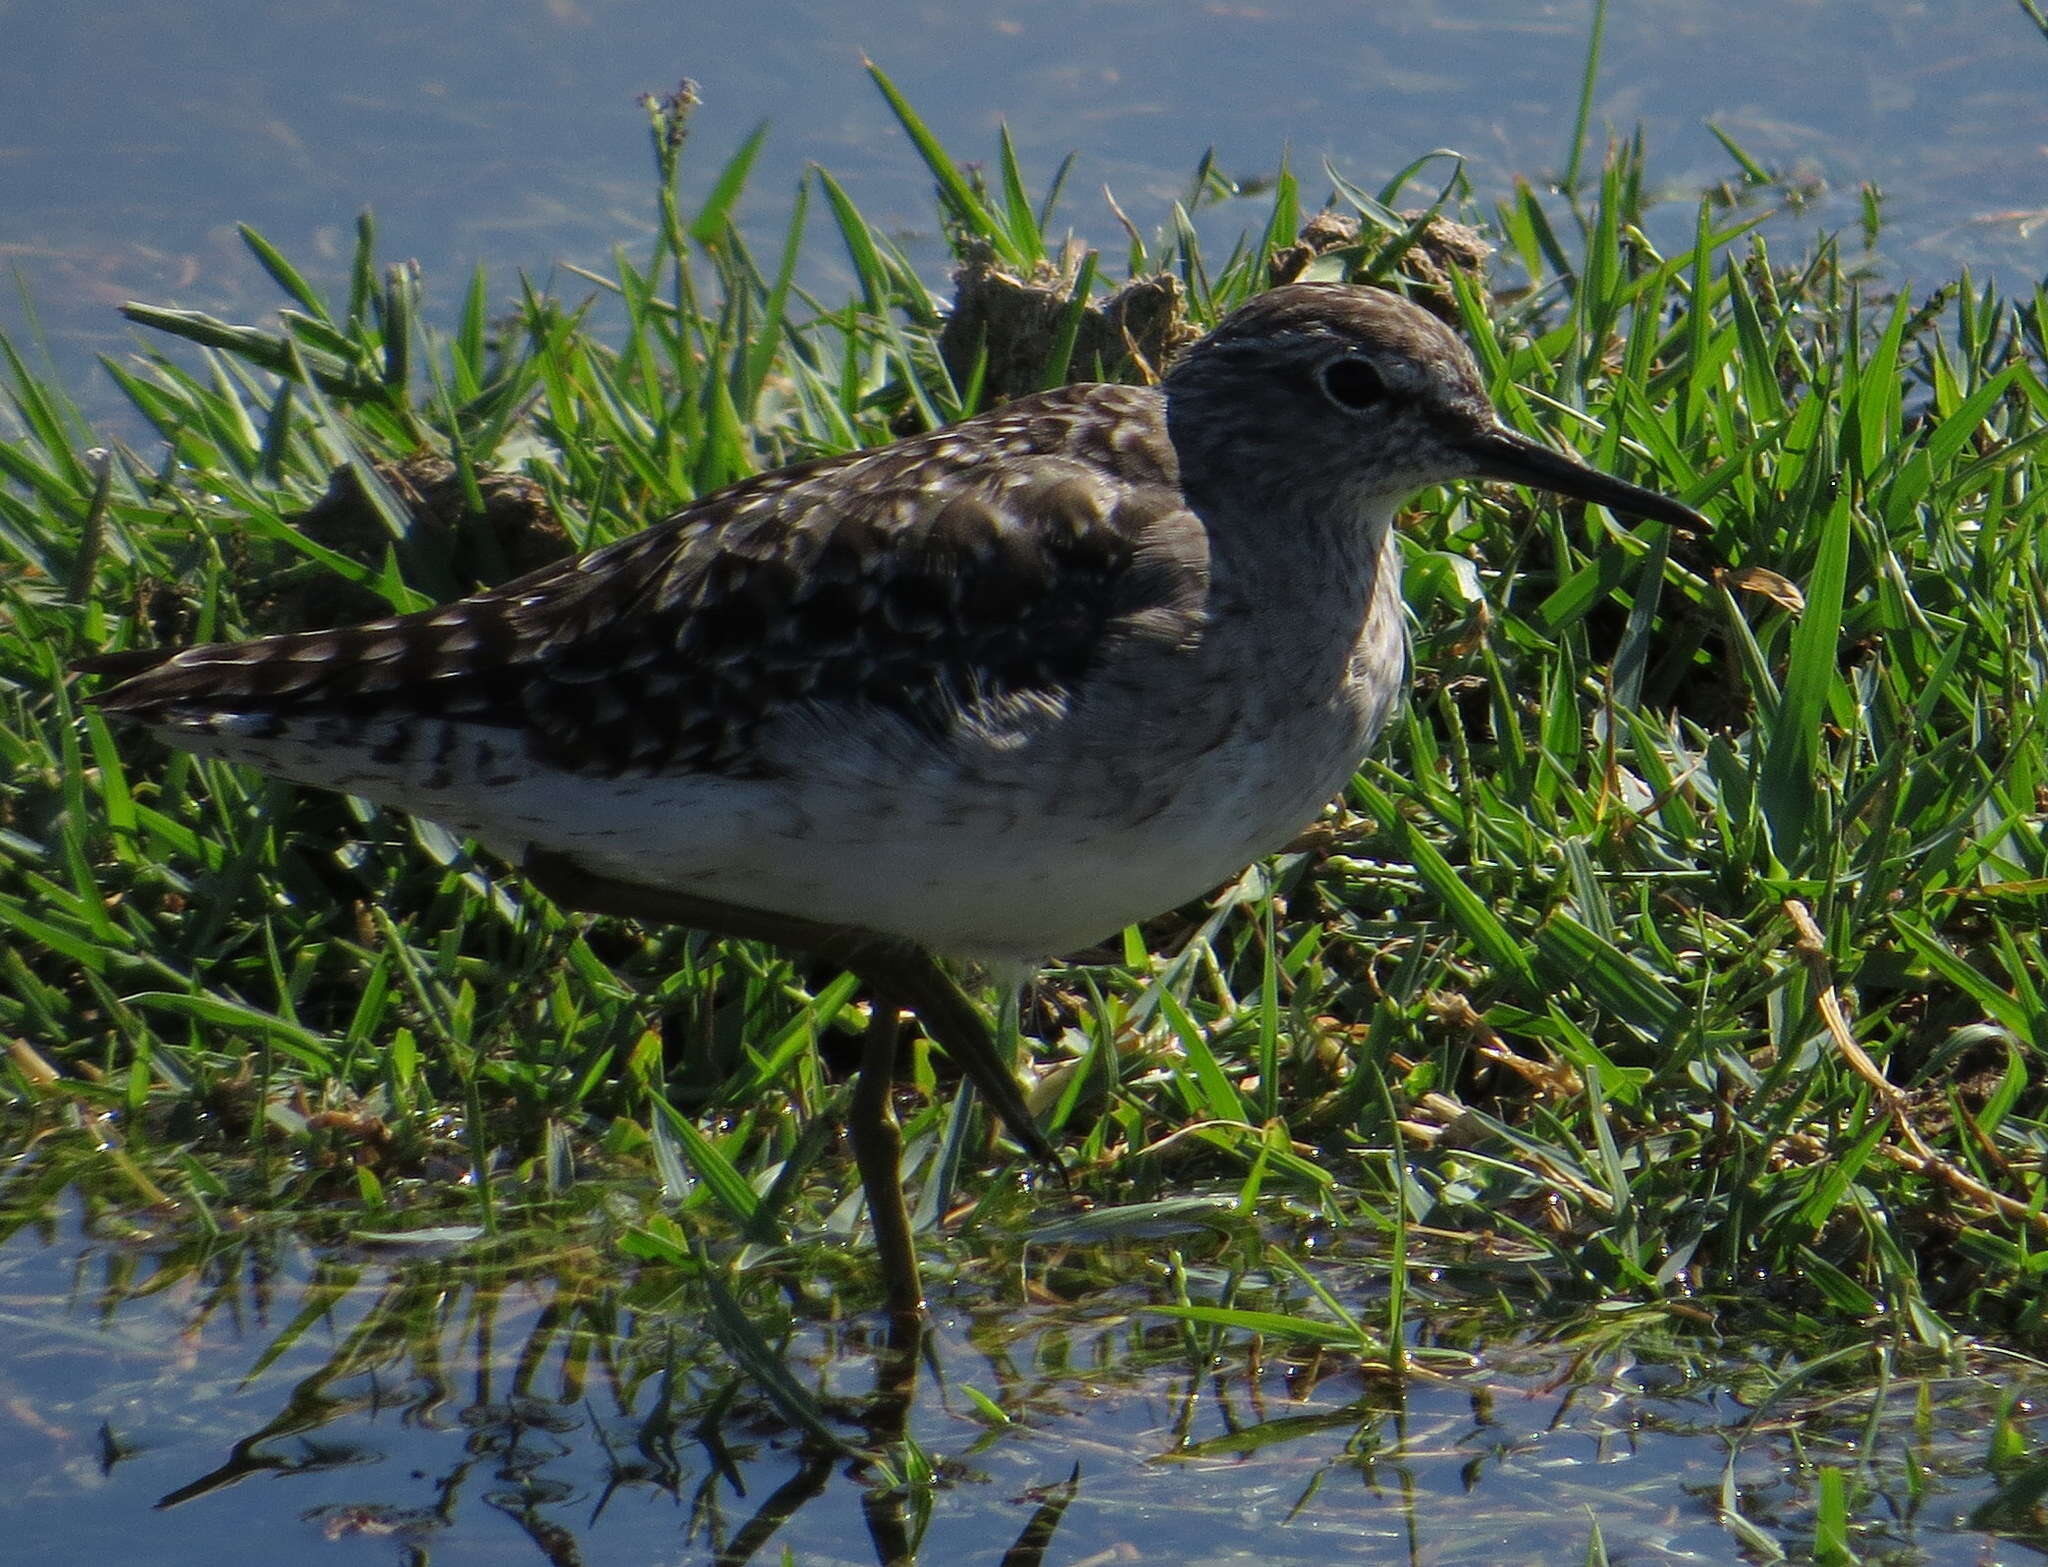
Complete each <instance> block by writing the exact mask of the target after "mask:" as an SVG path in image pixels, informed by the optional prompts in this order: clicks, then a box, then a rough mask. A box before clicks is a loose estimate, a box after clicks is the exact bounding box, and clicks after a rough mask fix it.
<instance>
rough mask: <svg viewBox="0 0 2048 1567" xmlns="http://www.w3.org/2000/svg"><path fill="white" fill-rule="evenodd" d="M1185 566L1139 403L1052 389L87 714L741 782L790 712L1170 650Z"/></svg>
mask: <svg viewBox="0 0 2048 1567" xmlns="http://www.w3.org/2000/svg"><path fill="white" fill-rule="evenodd" d="M1206 567H1207V557H1206V549H1205V539H1204V535H1203V534H1202V530H1201V528H1200V525H1199V524H1198V523H1197V522H1196V521H1195V519H1194V518H1192V517H1191V516H1189V515H1188V514H1187V513H1186V512H1185V511H1183V510H1181V508H1180V504H1179V490H1178V483H1177V471H1176V469H1175V466H1174V463H1173V457H1172V449H1171V447H1170V446H1169V445H1168V443H1167V441H1166V437H1165V434H1164V430H1163V428H1162V426H1161V422H1160V420H1159V418H1158V414H1157V403H1156V394H1154V393H1150V392H1146V391H1143V390H1139V389H1133V388H1117V387H1069V388H1066V389H1064V390H1062V391H1060V392H1054V393H1048V394H1046V395H1044V396H1041V397H1036V398H1029V399H1025V400H1023V401H1021V402H1019V403H1015V404H1011V405H1010V406H1009V407H1007V408H1005V409H1003V410H1002V411H1000V412H999V413H996V414H992V415H986V416H984V417H983V418H981V419H978V420H974V421H971V422H970V423H968V424H966V425H959V426H953V427H951V428H949V429H946V430H941V431H938V432H935V433H934V434H932V435H929V436H925V437H921V438H917V439H914V440H911V441H906V442H902V443H899V444H898V445H895V446H891V447H885V448H882V449H880V450H878V451H874V452H866V453H857V454H854V455H851V456H847V457H839V458H828V459H824V460H821V461H818V462H813V463H808V464H804V465H801V466H799V467H796V468H789V469H784V470H781V471H779V472H776V473H771V474H765V475H763V476H761V477H759V478H756V479H752V480H748V481H746V482H744V483H741V484H739V485H735V486H733V487H731V488H729V489H726V490H723V491H720V492H718V493H716V494H714V495H711V496H707V497H705V498H704V499H703V500H701V501H699V502H698V503H697V504H695V505H693V506H691V507H690V508H689V509H688V510H686V511H684V512H682V513H681V514H680V515H678V516H677V517H675V518H673V519H671V520H670V521H668V522H666V523H662V524H659V525H657V526H656V527H653V528H650V529H648V530H647V531H646V532H644V533H640V534H636V535H634V536H633V537H631V538H628V539H624V540H621V541H620V542H619V543H617V544H613V545H610V546H608V547H606V548H604V549H600V550H596V551H594V552H592V553H591V554H589V555H585V556H583V557H581V558H580V559H577V560H574V561H566V562H562V563H560V564H557V565H554V566H550V567H547V568H545V569H544V570H542V571H539V572H536V573H534V574H532V575H530V576H528V577H525V578H522V579H520V580H518V581H516V582H512V583H508V584H506V585H505V586H503V587H501V588H497V589H494V590H492V591H490V592H488V593H482V594H478V595H477V596H475V597H473V598H468V599H464V600H461V601H460V602H458V603H454V604H450V605H446V606H444V607H442V608H440V609H436V610H429V611H425V612H422V613H420V614H416V615H410V616H405V617H402V618H398V619H392V620H383V621H373V622H370V623H368V624H366V625H361V626H352V627H347V628H343V629H341V630H338V631H325V632H308V633H301V634H295V635H287V636H277V637H265V638H261V639H258V640H256V641H253V642H243V643H232V644H214V645H209V646H204V647H195V648H188V649H185V650H183V651H181V652H178V653H176V654H173V655H170V656H168V657H166V658H164V660H163V661H162V662H160V663H158V664H156V665H155V667H153V668H150V669H148V670H147V671H146V672H144V673H141V674H135V675H133V676H132V677H131V678H129V679H127V680H126V681H124V682H123V683H122V684H120V685H118V686H116V687H114V688H113V689H112V690H110V691H108V692H106V693H105V694H103V695H102V696H101V697H100V699H99V700H100V704H101V705H102V706H103V707H104V708H105V709H107V710H108V711H109V712H113V713H117V714H122V715H125V716H129V717H133V718H136V719H139V720H142V721H144V722H153V723H158V724H177V723H187V724H189V723H193V722H203V723H212V724H216V725H217V724H219V723H221V722H223V721H225V722H231V723H232V724H233V725H234V727H235V728H236V729H237V730H238V731H239V732H241V733H243V734H252V735H255V736H257V737H259V738H260V736H261V734H262V733H263V729H264V725H265V721H266V720H272V721H274V722H275V724H276V725H277V727H279V728H282V727H283V725H284V724H285V723H286V722H288V721H292V720H297V719H301V718H323V719H333V718H342V719H347V720H360V721H362V722H363V723H365V724H368V723H371V722H376V721H382V720H388V719H390V718H392V717H394V716H420V717H437V718H438V717H446V718H460V719H462V720H465V721H467V722H472V723H478V724H485V725H491V726H495V727H502V728H506V729H513V730H518V731H521V732H522V733H523V734H524V736H525V738H526V744H527V747H528V749H529V751H530V752H531V753H533V754H535V755H536V756H538V757H540V758H542V759H544V760H546V761H548V762H550V763H552V764H553V765H556V766H559V767H563V768H566V769H570V770H573V771H578V772H591V773H599V774H618V773H624V772H641V771H670V770H677V771H685V770H687V771H708V772H718V773H724V774H728V775H734V776H739V775H747V774H751V773H757V772H758V770H759V767H760V762H759V758H758V756H757V754H756V752H755V750H754V748H753V747H752V746H751V745H750V743H749V741H750V738H751V737H752V735H753V734H754V732H755V731H756V729H757V728H758V726H759V725H760V724H761V723H762V722H763V721H764V720H766V719H767V718H769V717H771V716H772V715H774V714H775V713H777V712H778V711H780V710H783V709H785V708H787V707H788V706H790V705H791V704H794V703H800V702H818V703H828V704H848V705H852V706H857V707H863V708H870V709H876V710H880V711H882V712H887V713H893V714H897V715H899V716H901V717H903V718H905V719H907V720H909V721H910V722H911V723H913V724H914V725H916V726H917V727H919V728H920V729H922V730H925V731H927V732H930V733H932V734H934V735H935V736H943V735H944V733H945V732H946V731H947V730H949V729H950V728H951V727H953V726H955V725H957V724H959V723H961V722H963V721H966V720H969V719H971V718H972V717H973V716H974V715H975V714H976V713H977V712H980V711H985V710H987V706H988V704H1001V703H1003V702H1004V701H1006V700H1008V699H1012V698H1016V697H1020V696H1043V697H1046V698H1049V699H1054V700H1057V699H1058V698H1060V697H1061V696H1062V695H1063V694H1064V692H1065V691H1066V690H1067V689H1068V688H1069V687H1071V686H1072V685H1073V684H1074V683H1075V682H1076V681H1078V680H1080V679H1082V678H1083V677H1084V676H1085V675H1086V673H1087V672H1088V670H1089V668H1090V667H1091V665H1092V663H1093V662H1094V661H1095V660H1096V659H1097V658H1098V657H1099V656H1101V654H1102V651H1103V649H1104V647H1105V645H1106V644H1108V643H1113V642H1115V641H1117V640H1118V639H1119V638H1120V637H1151V638H1157V639H1164V640H1169V641H1170V640H1173V639H1175V638H1182V637H1188V636H1192V635H1194V634H1195V633H1196V630H1197V628H1198V626H1199V621H1200V615H1201V610H1202V603H1203V598H1204V594H1205V592H1206V585H1207V579H1206ZM132 656H133V655H123V654H115V655H111V656H110V658H109V660H108V661H106V663H104V664H102V665H101V667H102V668H105V669H106V670H107V672H109V673H127V672H128V671H127V670H126V669H122V668H120V667H119V661H122V660H125V659H128V658H131V657H132ZM109 666H112V667H109ZM88 667H90V666H88Z"/></svg>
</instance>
